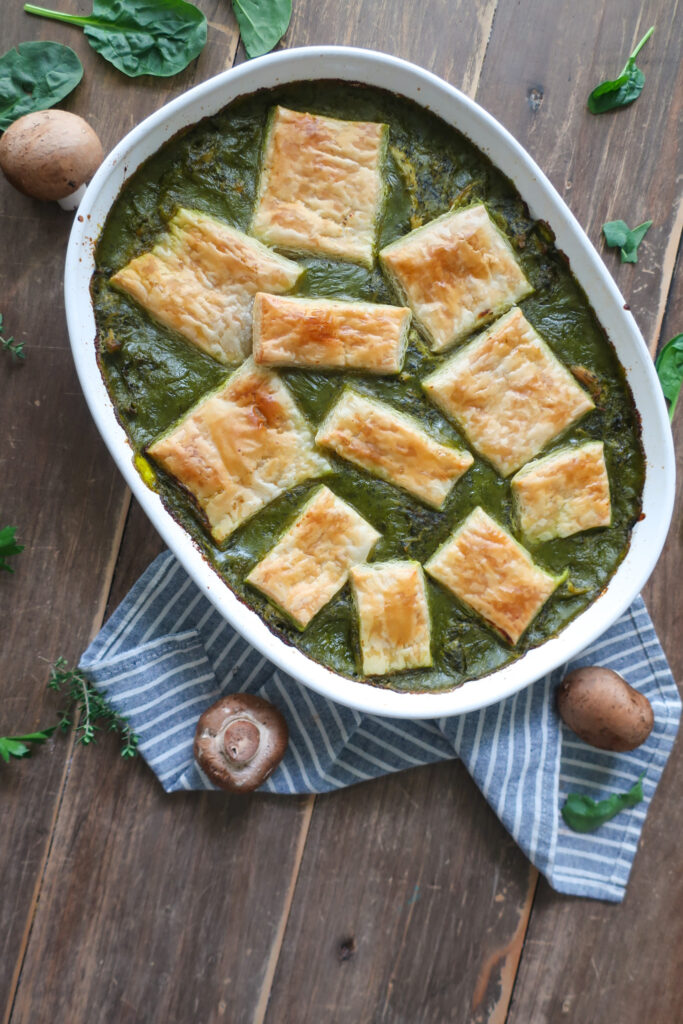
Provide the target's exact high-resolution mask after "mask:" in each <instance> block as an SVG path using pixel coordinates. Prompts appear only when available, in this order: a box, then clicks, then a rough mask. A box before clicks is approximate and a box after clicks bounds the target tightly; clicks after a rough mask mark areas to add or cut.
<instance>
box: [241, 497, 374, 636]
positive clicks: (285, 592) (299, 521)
mask: <svg viewBox="0 0 683 1024" xmlns="http://www.w3.org/2000/svg"><path fill="white" fill-rule="evenodd" d="M380 536H381V534H379V533H378V532H377V530H376V529H375V528H374V527H373V526H371V525H370V523H368V522H367V521H366V520H365V519H363V517H362V516H361V515H359V513H358V512H356V510H355V509H354V508H351V506H350V505H347V503H346V502H345V501H342V499H341V498H338V497H337V495H336V494H333V493H332V491H331V490H330V489H329V488H328V487H320V488H319V489H318V490H317V491H316V493H315V494H314V495H313V497H312V498H311V499H310V500H309V501H308V502H307V503H306V505H304V507H303V509H302V510H301V512H300V513H299V515H298V516H297V517H296V519H295V520H294V522H293V523H292V525H291V526H290V527H289V529H288V530H287V531H286V533H285V534H284V535H283V536H282V537H281V538H280V540H279V541H278V542H277V544H276V545H275V547H274V548H272V549H271V550H270V551H269V552H268V554H267V555H266V557H265V558H263V559H262V560H261V561H260V562H259V563H258V564H257V565H255V566H254V568H253V569H252V570H251V572H250V573H249V575H248V576H247V582H248V583H251V584H252V586H254V587H257V588H258V589H259V590H260V591H261V592H262V593H263V594H265V595H266V597H267V598H268V599H269V600H270V601H272V602H273V604H275V605H277V606H278V607H279V608H281V609H282V611H284V612H285V613H286V614H287V615H288V616H289V617H290V618H291V619H292V620H293V621H294V622H295V623H296V625H297V626H298V627H299V629H305V628H306V626H307V625H308V624H309V622H310V621H311V619H312V618H313V616H314V615H317V613H318V612H319V611H320V609H321V608H322V607H324V605H326V604H327V602H328V601H331V600H332V598H333V597H334V595H335V594H336V593H337V591H338V590H341V588H342V587H343V586H344V584H345V583H346V581H347V579H348V576H349V569H351V567H352V566H354V565H356V564H357V563H358V562H364V561H365V559H366V558H367V557H368V555H369V554H370V551H371V550H372V548H373V547H374V546H375V544H376V543H377V541H378V540H379V538H380Z"/></svg>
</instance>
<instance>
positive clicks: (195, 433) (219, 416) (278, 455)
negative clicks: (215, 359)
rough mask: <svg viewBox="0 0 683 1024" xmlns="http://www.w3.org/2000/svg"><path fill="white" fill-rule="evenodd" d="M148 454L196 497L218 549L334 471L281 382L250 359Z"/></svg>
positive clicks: (275, 375) (150, 448) (273, 374)
mask: <svg viewBox="0 0 683 1024" xmlns="http://www.w3.org/2000/svg"><path fill="white" fill-rule="evenodd" d="M148 452H149V454H150V455H151V456H152V457H153V458H154V459H155V460H156V461H157V462H158V463H159V465H161V466H162V467H163V468H164V469H165V470H166V472H167V473H170V474H171V475H172V476H174V477H175V478H176V479H177V480H178V481H179V482H180V483H181V484H182V485H183V486H184V487H186V488H187V490H188V491H190V493H191V494H193V495H194V497H195V498H196V500H197V502H198V504H199V506H200V508H202V509H203V511H204V512H205V514H206V517H207V519H208V522H209V526H210V528H211V534H212V536H213V538H214V540H216V541H217V542H218V543H219V544H220V543H222V542H223V541H224V540H225V539H226V537H228V536H229V535H230V534H231V533H232V532H233V530H235V529H237V527H238V526H239V525H240V524H241V523H243V522H244V521H245V520H247V519H249V518H250V517H251V516H253V515H254V514H255V513H256V512H258V511H259V510H260V509H262V508H263V507H264V506H265V505H267V504H268V503H269V502H271V501H273V499H274V498H277V497H278V495H280V494H282V493H283V492H284V491H286V490H288V489H289V488H290V487H294V486H295V485H296V484H299V483H301V481H302V480H306V479H308V478H309V477H315V476H320V475H321V474H323V473H326V472H328V471H329V469H330V466H329V463H328V462H327V460H326V459H325V458H323V456H322V455H320V454H319V453H318V452H317V451H316V450H315V448H314V445H313V435H312V432H311V429H310V427H309V426H308V423H307V422H306V420H305V419H304V416H303V414H302V413H301V411H300V409H299V407H298V406H297V404H296V403H295V401H294V399H293V398H292V396H291V394H290V392H289V390H288V389H287V387H286V386H285V384H284V383H283V381H282V380H281V379H280V378H279V377H278V376H277V374H275V373H273V372H272V371H271V370H264V369H262V368H261V367H257V366H254V363H253V361H252V360H251V359H248V360H247V361H246V362H245V363H243V364H242V366H241V367H240V368H239V370H237V371H236V372H235V373H233V374H232V376H231V377H230V378H229V379H228V381H227V382H226V383H225V384H224V385H222V386H221V387H220V388H219V389H218V390H217V391H214V392H213V393H212V394H210V395H208V396H207V397H206V398H204V399H202V401H201V402H199V403H198V405H196V406H195V407H194V408H193V409H191V410H190V412H188V413H187V415H186V416H184V417H183V419H182V420H181V421H180V422H179V423H178V424H177V425H176V426H174V427H172V428H171V430H169V431H168V432H167V433H166V434H163V435H162V436H161V437H160V438H159V439H158V440H157V441H155V442H154V443H153V444H152V445H150V447H149V449H148Z"/></svg>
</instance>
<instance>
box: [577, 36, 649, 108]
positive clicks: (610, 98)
mask: <svg viewBox="0 0 683 1024" xmlns="http://www.w3.org/2000/svg"><path fill="white" fill-rule="evenodd" d="M654 30H655V27H654V25H653V26H652V27H651V28H649V29H648V30H647V32H646V33H645V35H644V36H643V38H642V39H641V40H640V42H639V43H638V45H637V46H636V48H635V50H634V51H633V53H632V54H631V56H630V57H629V59H628V60H627V61H626V65H625V67H624V70H623V71H622V72H621V74H620V75H619V77H618V78H614V79H608V80H607V81H606V82H601V83H600V85H598V86H596V88H595V89H593V92H592V93H591V94H590V96H589V97H588V109H589V110H590V112H591V114H604V113H606V111H608V110H615V109H616V108H617V107H626V106H628V104H629V103H633V102H634V100H637V99H638V97H639V96H640V94H641V92H642V91H643V86H644V85H645V75H644V74H643V72H642V71H641V70H640V68H638V67H636V57H637V56H638V54H639V53H640V51H641V50H642V48H643V47H644V46H645V43H646V42H647V41H648V39H649V38H650V36H651V35H652V33H653V32H654Z"/></svg>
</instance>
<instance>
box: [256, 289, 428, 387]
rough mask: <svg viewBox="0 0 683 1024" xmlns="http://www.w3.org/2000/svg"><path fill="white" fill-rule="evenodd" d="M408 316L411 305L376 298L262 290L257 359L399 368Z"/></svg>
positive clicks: (285, 363)
mask: <svg viewBox="0 0 683 1024" xmlns="http://www.w3.org/2000/svg"><path fill="white" fill-rule="evenodd" d="M410 316H411V314H410V310H409V309H405V308H402V307H400V306H381V305H378V304H376V303H374V302H339V301H337V300H334V299H298V298H291V297H283V296H281V295H264V294H261V293H259V294H258V295H257V296H256V299H255V301H254V345H253V349H254V359H255V360H256V362H257V363H260V364H261V365H263V366H303V367H318V368H319V369H323V370H340V369H353V370H369V371H370V372H371V373H380V374H382V373H398V372H399V370H400V369H401V367H402V365H403V358H404V356H405V351H406V345H407V344H408V328H409V327H410Z"/></svg>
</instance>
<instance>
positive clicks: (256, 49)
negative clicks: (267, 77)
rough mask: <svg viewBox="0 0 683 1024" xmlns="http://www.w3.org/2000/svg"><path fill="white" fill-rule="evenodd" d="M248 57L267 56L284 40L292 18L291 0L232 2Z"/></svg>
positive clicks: (241, 0) (239, 0)
mask: <svg viewBox="0 0 683 1024" xmlns="http://www.w3.org/2000/svg"><path fill="white" fill-rule="evenodd" d="M232 9H233V11H234V12H235V17H236V18H237V24H238V25H239V30H240V35H241V37H242V42H243V43H244V49H245V50H246V51H247V57H260V56H261V55H262V54H264V53H268V52H269V51H270V50H272V49H273V47H274V46H277V44H278V43H279V42H280V40H281V39H282V37H283V35H284V34H285V32H286V31H287V29H288V27H289V22H290V19H291V17H292V0H232Z"/></svg>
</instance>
